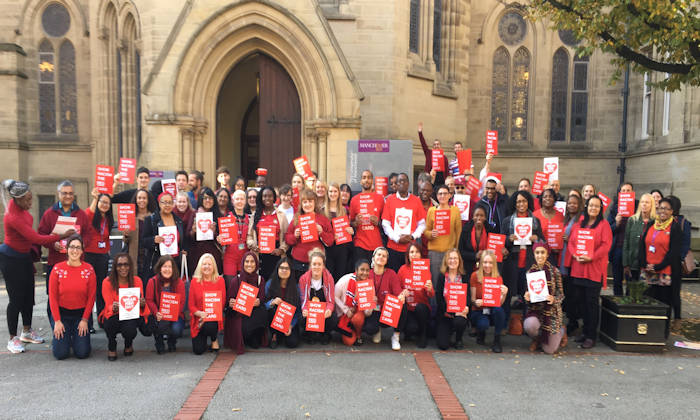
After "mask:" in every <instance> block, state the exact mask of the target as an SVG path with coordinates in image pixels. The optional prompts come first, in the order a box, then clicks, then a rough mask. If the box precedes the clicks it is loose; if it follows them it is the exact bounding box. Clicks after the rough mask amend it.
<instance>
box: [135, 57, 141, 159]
mask: <svg viewBox="0 0 700 420" xmlns="http://www.w3.org/2000/svg"><path fill="white" fill-rule="evenodd" d="M135 66H136V153H137V156H140V155H141V55H140V54H139V53H138V51H137V52H136V53H135Z"/></svg>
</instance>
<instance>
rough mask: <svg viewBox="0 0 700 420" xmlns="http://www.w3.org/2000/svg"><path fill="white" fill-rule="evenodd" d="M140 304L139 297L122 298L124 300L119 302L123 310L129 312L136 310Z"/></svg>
mask: <svg viewBox="0 0 700 420" xmlns="http://www.w3.org/2000/svg"><path fill="white" fill-rule="evenodd" d="M138 302H139V298H138V297H137V296H122V298H121V299H120V300H119V303H120V304H121V305H122V308H124V309H126V310H127V311H131V310H132V309H134V308H135V307H136V304H137V303H138Z"/></svg>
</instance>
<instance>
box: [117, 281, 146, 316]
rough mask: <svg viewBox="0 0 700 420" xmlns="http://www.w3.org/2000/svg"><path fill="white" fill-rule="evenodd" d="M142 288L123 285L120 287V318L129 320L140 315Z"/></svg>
mask: <svg viewBox="0 0 700 420" xmlns="http://www.w3.org/2000/svg"><path fill="white" fill-rule="evenodd" d="M140 297H141V289H139V288H138V287H123V288H120V289H119V320H120V321H127V320H129V319H137V318H138V317H139V310H140V308H141V304H140Z"/></svg>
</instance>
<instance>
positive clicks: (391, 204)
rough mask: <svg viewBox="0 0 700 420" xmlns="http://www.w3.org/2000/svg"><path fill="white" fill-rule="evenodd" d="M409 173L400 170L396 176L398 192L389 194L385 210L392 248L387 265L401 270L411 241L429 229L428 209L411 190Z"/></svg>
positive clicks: (388, 236) (386, 228) (384, 218)
mask: <svg viewBox="0 0 700 420" xmlns="http://www.w3.org/2000/svg"><path fill="white" fill-rule="evenodd" d="M408 187H409V181H408V175H406V174H405V173H400V174H399V176H398V178H397V180H396V188H397V190H398V191H397V193H396V194H394V195H390V196H388V197H387V198H386V202H385V203H384V211H383V212H382V228H384V233H385V234H386V236H387V238H388V241H387V248H389V263H388V264H387V266H388V267H389V268H391V269H392V270H394V271H398V270H399V268H401V266H402V265H403V264H404V262H405V258H404V254H405V252H406V248H408V244H409V243H410V242H412V241H414V240H417V239H418V238H420V237H421V235H422V234H423V231H424V230H425V209H424V208H423V203H421V201H420V199H419V198H418V197H416V196H415V195H413V194H411V193H409V192H408Z"/></svg>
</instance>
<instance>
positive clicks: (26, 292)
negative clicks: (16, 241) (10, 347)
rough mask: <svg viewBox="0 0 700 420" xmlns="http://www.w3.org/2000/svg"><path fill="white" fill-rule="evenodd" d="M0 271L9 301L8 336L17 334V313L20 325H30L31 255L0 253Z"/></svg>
mask: <svg viewBox="0 0 700 420" xmlns="http://www.w3.org/2000/svg"><path fill="white" fill-rule="evenodd" d="M0 271H2V275H3V277H4V278H5V286H6V287H7V295H8V297H9V303H8V304H7V329H8V330H9V331H10V336H12V337H14V336H16V335H17V323H18V322H19V314H20V313H21V314H22V325H25V326H29V327H31V325H32V313H33V311H34V266H33V263H32V258H31V257H26V258H25V257H22V258H15V257H9V256H7V255H5V254H0Z"/></svg>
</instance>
